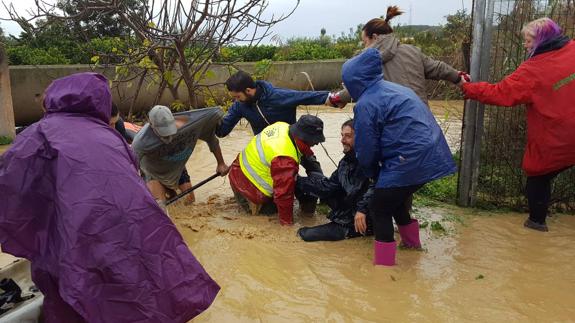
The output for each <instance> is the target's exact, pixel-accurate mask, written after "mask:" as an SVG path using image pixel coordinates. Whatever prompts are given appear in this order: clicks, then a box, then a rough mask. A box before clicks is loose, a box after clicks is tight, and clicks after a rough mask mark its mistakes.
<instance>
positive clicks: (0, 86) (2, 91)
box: [0, 43, 16, 139]
mask: <svg viewBox="0 0 575 323" xmlns="http://www.w3.org/2000/svg"><path fill="white" fill-rule="evenodd" d="M0 136H5V137H10V138H12V139H14V137H15V136H16V129H15V126H14V109H13V108H12V89H11V87H10V72H9V71H8V55H6V50H5V49H4V44H2V43H0Z"/></svg>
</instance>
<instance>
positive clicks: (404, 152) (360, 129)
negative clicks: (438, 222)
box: [342, 48, 456, 188]
mask: <svg viewBox="0 0 575 323" xmlns="http://www.w3.org/2000/svg"><path fill="white" fill-rule="evenodd" d="M381 64H382V63H381V58H380V54H379V51H378V50H377V49H374V48H369V49H367V50H365V51H363V52H362V53H361V54H360V55H358V56H356V57H354V58H352V59H350V60H348V61H347V62H346V63H345V64H344V65H343V67H342V76H343V82H344V84H345V86H346V87H347V89H348V91H349V93H350V95H351V97H352V98H353V99H354V100H355V101H356V105H355V107H354V129H355V151H356V154H357V159H358V161H359V164H360V167H361V168H362V170H363V172H364V174H365V175H366V176H367V177H370V178H374V179H375V178H377V184H376V188H389V187H402V186H410V185H418V184H424V183H427V182H430V181H432V180H434V179H438V178H440V177H444V176H447V175H450V174H453V173H455V172H456V167H455V163H454V162H453V158H452V156H451V152H450V150H449V147H448V146H447V142H446V141H445V137H444V136H443V133H442V132H441V128H440V127H439V125H438V124H437V122H436V121H435V118H434V117H433V115H432V114H431V111H430V110H429V108H428V107H427V106H426V105H425V104H424V103H423V102H422V101H421V99H420V98H419V97H418V96H417V95H416V94H415V92H413V91H412V90H411V89H409V88H406V87H404V86H401V85H398V84H395V83H391V82H387V81H384V80H383V74H382V67H381Z"/></svg>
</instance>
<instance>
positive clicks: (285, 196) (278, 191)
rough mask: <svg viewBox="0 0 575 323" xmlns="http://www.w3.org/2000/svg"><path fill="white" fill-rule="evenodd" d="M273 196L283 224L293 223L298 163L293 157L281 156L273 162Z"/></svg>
mask: <svg viewBox="0 0 575 323" xmlns="http://www.w3.org/2000/svg"><path fill="white" fill-rule="evenodd" d="M270 170H271V175H272V180H273V190H274V194H273V198H274V203H275V204H276V205H277V207H278V215H279V219H280V223H281V224H292V223H293V203H294V191H295V180H296V175H297V173H298V170H299V165H298V163H297V162H296V161H295V160H293V158H291V157H286V156H279V157H276V158H274V159H273V160H272V162H271V169H270Z"/></svg>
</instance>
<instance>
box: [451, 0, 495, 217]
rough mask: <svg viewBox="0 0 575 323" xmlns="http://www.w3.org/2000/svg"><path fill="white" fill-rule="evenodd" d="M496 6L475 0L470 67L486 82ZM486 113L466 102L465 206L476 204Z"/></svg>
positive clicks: (461, 184) (461, 183)
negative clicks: (484, 116) (484, 114)
mask: <svg viewBox="0 0 575 323" xmlns="http://www.w3.org/2000/svg"><path fill="white" fill-rule="evenodd" d="M494 5H495V0H475V7H474V9H473V42H472V47H471V64H470V65H471V66H470V70H469V72H470V74H471V77H472V78H474V80H473V81H474V82H477V81H486V80H488V78H489V64H490V57H491V55H490V52H491V32H492V25H493V11H494ZM483 113H484V106H483V104H480V103H479V102H477V101H471V100H467V101H466V102H465V108H464V111H463V126H462V131H461V152H460V153H461V154H460V156H461V161H460V164H459V179H458V185H457V203H458V204H459V205H461V206H473V205H475V199H476V192H477V183H478V180H479V166H480V165H479V158H480V155H481V139H482V136H483Z"/></svg>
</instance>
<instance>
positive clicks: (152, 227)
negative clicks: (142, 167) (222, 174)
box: [0, 73, 219, 323]
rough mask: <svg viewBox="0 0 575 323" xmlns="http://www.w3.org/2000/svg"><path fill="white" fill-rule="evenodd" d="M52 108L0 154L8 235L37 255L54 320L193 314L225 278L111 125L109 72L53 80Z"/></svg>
mask: <svg viewBox="0 0 575 323" xmlns="http://www.w3.org/2000/svg"><path fill="white" fill-rule="evenodd" d="M44 104H45V107H46V115H45V117H44V118H43V119H42V120H40V121H39V122H37V123H36V124H34V125H32V126H30V127H29V128H28V129H26V130H25V131H24V132H23V133H21V134H20V135H19V136H18V137H17V138H16V140H15V142H14V144H13V146H12V147H11V148H10V149H9V150H8V151H6V153H4V155H3V156H1V157H0V244H1V245H2V249H3V251H5V252H7V253H10V254H13V255H15V256H18V257H24V258H27V259H29V260H30V261H31V263H32V278H33V280H34V282H35V283H36V285H37V286H38V287H39V288H40V290H41V291H42V292H43V293H44V295H45V301H44V317H45V321H46V322H67V323H68V322H84V321H88V322H186V321H188V320H190V319H192V318H193V317H195V316H196V315H198V314H200V313H201V312H202V311H204V310H205V309H206V308H208V307H209V306H210V304H211V303H212V301H213V300H214V298H215V297H216V295H217V293H218V291H219V286H218V285H217V284H216V283H215V282H214V281H213V280H212V279H211V278H210V276H209V275H208V274H207V273H206V272H205V271H204V269H203V268H202V266H201V265H200V264H199V263H198V261H197V260H196V259H195V258H194V256H193V255H192V254H191V252H190V250H189V249H188V247H187V246H186V244H185V242H184V241H183V239H182V236H181V235H180V233H179V232H178V231H177V230H176V227H175V226H174V224H173V223H172V222H171V221H170V219H169V218H168V217H167V216H166V215H165V214H164V213H163V212H162V210H161V209H160V207H159V206H158V205H157V204H156V202H155V201H154V199H153V197H152V196H151V195H150V193H149V192H148V190H147V188H146V186H145V184H144V183H143V181H142V180H141V179H140V177H139V176H138V173H137V165H136V161H135V158H134V156H133V154H132V152H131V150H130V148H129V146H128V144H127V143H126V142H125V141H124V140H123V139H122V137H121V136H120V134H119V133H117V132H116V131H115V130H114V129H113V128H111V127H109V126H108V119H109V118H110V113H111V94H110V89H109V87H108V81H107V80H106V78H105V77H104V76H102V75H99V74H95V73H80V74H75V75H71V76H68V77H64V78H61V79H58V80H56V81H54V82H53V83H52V84H51V85H50V86H49V87H48V89H47V90H46V93H45V100H44Z"/></svg>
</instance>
